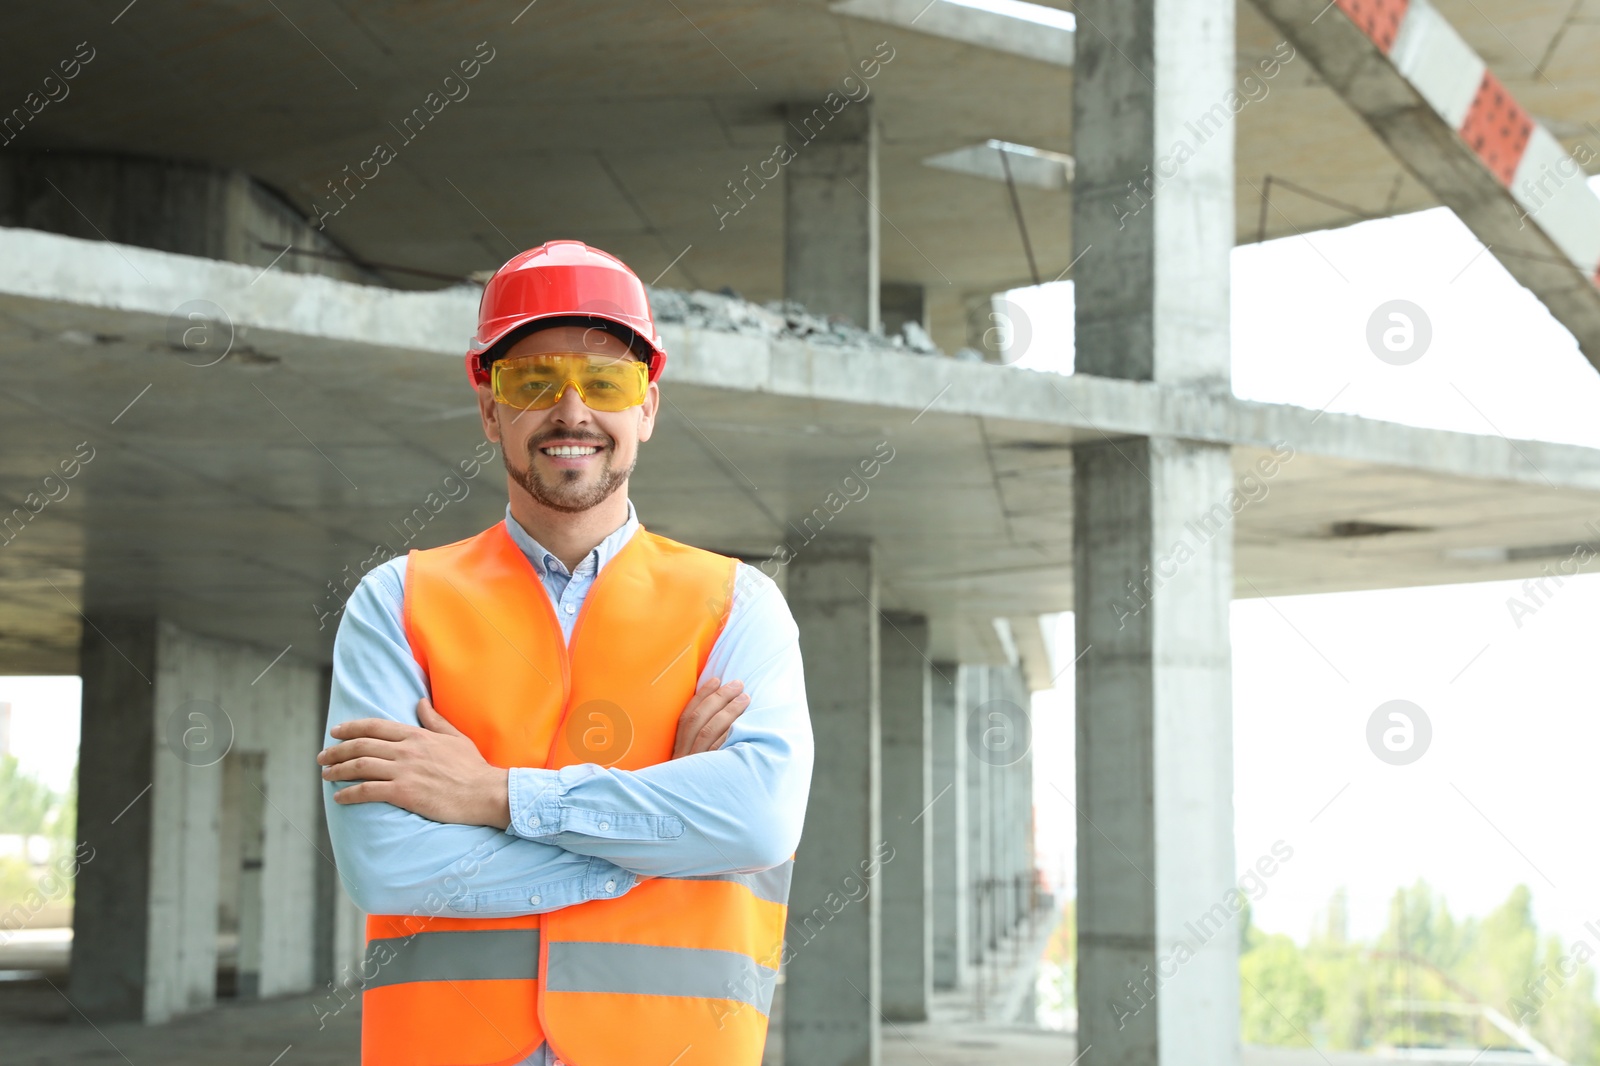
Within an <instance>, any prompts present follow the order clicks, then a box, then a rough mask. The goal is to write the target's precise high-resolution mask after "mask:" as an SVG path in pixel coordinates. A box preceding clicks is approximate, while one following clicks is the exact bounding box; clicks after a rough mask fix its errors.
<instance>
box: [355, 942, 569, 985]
mask: <svg viewBox="0 0 1600 1066" xmlns="http://www.w3.org/2000/svg"><path fill="white" fill-rule="evenodd" d="M362 972H363V973H372V974H375V976H374V977H371V978H369V979H367V980H366V981H365V982H363V984H362V987H363V988H382V987H384V986H385V985H398V984H405V983H407V982H410V981H536V980H538V978H539V930H537V929H471V930H460V931H441V932H437V933H418V934H417V935H416V936H410V937H380V938H375V939H372V940H369V941H367V959H366V967H365V968H364V969H363V971H362Z"/></svg>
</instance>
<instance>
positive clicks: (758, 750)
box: [317, 241, 812, 1066]
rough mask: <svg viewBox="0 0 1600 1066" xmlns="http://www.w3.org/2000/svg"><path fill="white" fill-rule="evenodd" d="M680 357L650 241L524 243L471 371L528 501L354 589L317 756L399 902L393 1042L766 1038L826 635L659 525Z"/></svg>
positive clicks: (716, 1059)
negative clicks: (653, 471)
mask: <svg viewBox="0 0 1600 1066" xmlns="http://www.w3.org/2000/svg"><path fill="white" fill-rule="evenodd" d="M665 361H666V352H665V351H664V350H663V349H662V347H661V342H660V338H659V337H658V336H657V335H656V332H655V325H654V322H653V320H652V318H651V315H650V308H649V305H648V302H647V301H646V297H645V291H644V286H643V285H642V284H641V283H640V281H639V279H638V278H637V277H636V276H635V275H634V274H633V272H632V271H630V270H629V269H628V268H627V267H626V266H625V265H623V264H622V263H621V262H620V261H619V260H617V259H615V258H613V257H612V256H610V255H607V254H606V253H604V252H601V251H599V250H598V249H593V248H589V247H586V246H585V245H583V244H581V243H579V242H577V241H551V242H549V243H547V244H545V245H542V246H541V247H539V248H535V249H532V250H531V251H527V252H524V253H522V254H521V255H519V256H517V257H516V258H514V259H512V260H511V261H510V262H508V263H507V264H506V265H505V266H503V267H501V268H500V270H499V271H497V272H496V274H495V275H494V277H493V278H492V279H491V280H490V281H489V283H488V285H487V286H486V287H485V290H484V294H483V300H482V303H481V305H480V308H479V325H478V333H477V336H476V338H475V339H474V342H473V345H472V349H471V351H469V353H468V355H467V370H468V373H469V374H470V375H471V378H472V381H473V384H474V387H475V388H476V389H477V393H478V406H479V411H480V413H481V415H482V421H483V431H484V433H485V435H486V436H487V437H488V439H489V440H491V441H495V442H498V443H499V445H500V448H501V451H502V454H503V458H504V462H505V467H506V485H507V490H508V492H509V497H510V498H509V502H508V506H507V509H506V517H505V520H504V521H503V522H500V523H496V524H495V525H494V526H492V527H490V528H489V529H488V530H486V531H484V532H483V533H481V534H479V535H478V536H476V537H473V538H470V539H468V540H464V541H461V542H459V543H456V544H451V545H446V546H444V547H441V548H434V549H429V550H426V551H413V552H412V553H410V555H409V556H408V557H403V558H397V559H393V560H391V561H389V562H388V563H385V564H384V565H382V566H380V567H378V568H376V569H375V570H373V571H372V572H371V573H370V574H368V575H367V577H366V578H365V579H364V580H363V581H362V582H361V584H360V586H359V587H358V588H357V589H356V592H355V593H354V595H352V596H351V598H350V600H349V603H348V604H347V605H346V608H345V613H344V617H343V619H342V620H341V622H340V625H339V632H338V636H337V639H336V641H335V645H334V662H333V681H332V689H331V697H330V701H329V707H328V736H327V743H328V745H329V746H328V747H327V748H325V749H324V750H323V751H322V752H321V753H320V754H319V755H318V757H317V761H318V762H319V763H320V764H322V766H323V771H322V774H323V777H324V779H325V780H326V781H327V782H328V784H327V785H325V786H324V799H325V805H326V808H327V812H328V825H329V834H330V836H331V838H332V841H333V847H334V852H335V855H336V857H337V860H338V867H339V873H340V877H341V879H342V880H343V882H344V885H345V888H346V890H347V891H348V892H349V893H350V896H351V898H352V899H353V900H354V901H355V902H356V904H357V905H358V906H360V907H361V908H362V909H363V910H364V911H366V912H368V915H369V917H368V919H367V953H366V959H365V963H364V965H363V968H362V972H361V975H360V976H361V983H362V989H363V993H362V1012H363V1013H362V1062H363V1064H364V1066H478V1064H485V1066H487V1064H491V1063H492V1064H496V1066H511V1064H522V1063H527V1064H537V1066H549V1064H561V1063H566V1064H570V1066H635V1064H638V1063H645V1062H654V1063H660V1064H662V1066H666V1064H667V1063H674V1064H677V1066H692V1064H696V1063H705V1064H715V1066H741V1064H749V1066H756V1064H757V1063H759V1062H760V1059H761V1049H762V1045H763V1041H764V1038H765V1034H766V1025H767V1011H768V1009H769V1006H770V1003H771V997H772V990H773V985H774V982H775V979H776V975H777V973H776V971H777V966H778V958H779V954H780V952H781V948H782V939H783V925H784V918H785V906H786V902H787V898H788V884H789V869H790V857H791V855H792V853H793V851H794V848H795V846H796V844H797V843H798V841H799V837H800V828H801V824H802V822H803V820H804V816H805V801H806V795H807V791H808V789H809V787H810V778H811V765H812V738H811V730H810V721H809V717H808V714H807V710H806V702H805V690H804V681H803V676H802V672H801V662H800V651H799V641H798V630H797V628H796V626H795V623H794V619H793V617H792V616H791V615H790V613H789V609H788V607H787V605H786V604H785V603H784V601H783V598H782V596H781V595H779V594H778V593H777V590H776V587H775V586H774V585H773V584H772V582H771V580H770V579H769V578H767V577H766V576H765V575H764V574H761V573H760V572H759V571H758V570H756V569H754V568H752V567H749V566H746V565H745V564H743V563H740V562H737V561H736V560H733V559H730V558H727V557H725V556H721V555H716V554H714V553H712V552H708V551H703V550H701V549H698V548H692V547H690V546H688V545H685V544H679V543H677V542H676V541H672V540H668V539H667V538H665V537H660V536H657V535H656V534H653V533H650V532H649V531H647V530H645V529H644V528H643V527H642V526H641V525H640V524H639V521H638V518H637V516H636V515H635V513H634V508H633V504H632V502H631V501H630V500H629V499H628V479H629V475H630V474H631V473H632V471H633V467H634V464H635V462H636V461H637V458H638V451H639V446H640V445H641V444H642V443H643V442H645V441H647V440H649V439H650V434H651V432H652V430H653V429H654V426H655V417H656V412H657V408H658V405H659V403H660V386H659V384H658V379H659V378H660V376H661V371H662V368H663V366H664V364H665ZM724 679H726V683H724Z"/></svg>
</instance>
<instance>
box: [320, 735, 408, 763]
mask: <svg viewBox="0 0 1600 1066" xmlns="http://www.w3.org/2000/svg"><path fill="white" fill-rule="evenodd" d="M399 749H400V745H399V744H397V743H395V742H394V741H390V740H373V739H372V738H371V737H357V738H356V739H355V740H346V741H343V742H341V743H338V744H335V745H333V746H332V747H331V748H323V749H322V750H321V751H319V752H317V762H319V763H321V764H322V765H324V766H332V765H334V764H335V763H342V762H348V761H349V760H351V759H356V758H360V757H362V756H368V757H371V758H374V759H398V758H399V757H400V750H399Z"/></svg>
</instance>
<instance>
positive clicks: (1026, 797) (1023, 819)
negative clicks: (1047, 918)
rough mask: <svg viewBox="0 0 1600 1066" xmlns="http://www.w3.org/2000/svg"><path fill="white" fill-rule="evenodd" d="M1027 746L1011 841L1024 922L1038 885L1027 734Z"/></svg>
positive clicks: (1029, 697)
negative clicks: (1015, 853) (1015, 847)
mask: <svg viewBox="0 0 1600 1066" xmlns="http://www.w3.org/2000/svg"><path fill="white" fill-rule="evenodd" d="M1018 687H1019V689H1020V691H1021V694H1022V699H1023V705H1024V706H1026V707H1029V708H1030V709H1031V708H1032V706H1033V693H1032V691H1031V690H1030V689H1029V688H1028V686H1027V684H1026V682H1025V681H1023V680H1022V679H1020V678H1019V680H1018ZM1029 741H1030V743H1029V745H1028V748H1027V750H1026V751H1024V752H1023V753H1022V758H1020V759H1018V760H1017V767H1016V770H1017V826H1016V830H1015V831H1014V833H1013V836H1012V839H1013V840H1015V841H1016V842H1017V872H1018V876H1019V877H1020V879H1021V880H1020V889H1019V894H1018V899H1017V907H1018V913H1019V915H1020V916H1021V917H1022V918H1024V919H1026V918H1028V917H1029V916H1031V915H1032V913H1033V906H1034V902H1035V901H1034V884H1035V883H1036V881H1037V878H1036V876H1035V875H1034V872H1033V745H1032V734H1031V732H1030V736H1029Z"/></svg>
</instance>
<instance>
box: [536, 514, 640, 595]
mask: <svg viewBox="0 0 1600 1066" xmlns="http://www.w3.org/2000/svg"><path fill="white" fill-rule="evenodd" d="M638 528H639V516H638V515H637V514H636V513H635V512H634V509H633V501H632V500H629V501H628V517H627V519H626V520H624V521H623V523H622V525H620V526H618V527H617V529H616V531H615V532H613V533H612V534H611V535H610V536H608V537H606V539H605V540H602V541H601V542H600V543H599V544H597V545H595V547H594V550H593V551H591V552H590V553H589V554H588V555H586V556H585V557H584V559H583V561H582V562H580V563H579V564H578V570H579V571H583V570H586V569H589V568H590V567H591V566H592V568H593V573H594V574H595V575H597V576H598V575H599V573H600V570H601V568H602V567H604V566H605V565H606V563H608V562H610V561H611V559H612V557H613V556H615V555H616V554H617V552H619V551H621V550H622V546H623V545H624V544H626V543H628V538H629V537H632V536H633V534H634V531H635V530H637V529H638ZM506 532H507V533H510V534H511V539H512V541H513V542H515V544H516V545H517V547H518V548H520V549H522V554H523V555H526V556H527V557H528V561H529V562H530V563H532V564H533V568H534V569H535V570H537V571H538V572H539V576H540V577H541V578H543V577H544V576H545V574H546V572H547V570H548V569H549V568H550V567H556V568H558V569H559V570H560V571H561V572H563V573H564V572H565V571H566V567H565V565H564V564H563V563H562V562H561V560H560V559H557V558H556V557H555V555H554V554H552V553H551V552H550V551H549V549H547V548H546V547H545V546H544V545H543V544H540V543H539V542H538V541H536V540H534V539H533V537H531V536H529V534H528V531H527V530H525V529H523V528H522V525H521V524H520V523H519V522H518V521H517V520H516V519H515V518H512V517H511V505H510V504H509V503H508V504H506Z"/></svg>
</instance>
